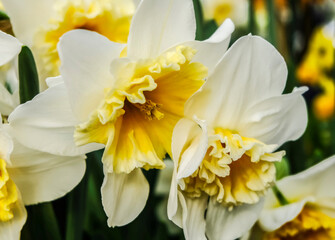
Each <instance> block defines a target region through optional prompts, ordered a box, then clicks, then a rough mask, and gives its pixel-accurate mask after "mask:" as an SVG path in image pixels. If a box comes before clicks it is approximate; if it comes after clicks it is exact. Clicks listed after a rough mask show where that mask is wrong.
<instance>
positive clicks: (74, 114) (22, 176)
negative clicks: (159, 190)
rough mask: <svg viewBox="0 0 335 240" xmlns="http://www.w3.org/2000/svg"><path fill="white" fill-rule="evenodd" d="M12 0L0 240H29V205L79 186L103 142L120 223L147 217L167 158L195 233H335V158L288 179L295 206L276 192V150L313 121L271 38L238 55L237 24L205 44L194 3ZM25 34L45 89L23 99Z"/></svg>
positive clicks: (107, 206) (174, 197)
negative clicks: (329, 187)
mask: <svg viewBox="0 0 335 240" xmlns="http://www.w3.org/2000/svg"><path fill="white" fill-rule="evenodd" d="M2 1H3V5H4V8H5V11H6V13H7V14H8V15H9V17H10V19H11V22H12V25H13V31H14V34H15V36H16V37H17V38H14V37H13V36H10V35H7V34H6V33H3V32H1V34H0V64H1V69H0V70H1V83H2V84H1V85H0V93H1V99H0V111H1V114H2V125H1V127H0V141H1V142H2V144H1V146H0V239H19V235H20V230H21V228H22V226H23V224H24V222H25V220H26V211H25V208H24V204H26V205H27V204H36V203H39V202H44V201H51V200H54V199H56V198H59V197H61V196H63V195H64V194H66V193H67V192H69V191H70V190H71V189H72V188H73V187H74V186H75V185H77V184H78V182H79V181H80V180H81V178H82V177H83V175H84V171H85V154H87V153H89V152H92V151H96V150H100V149H103V156H102V159H101V161H102V163H103V173H104V180H103V183H102V186H101V199H102V205H103V208H104V210H105V213H106V215H107V217H108V220H107V224H108V226H110V227H115V226H123V225H126V224H128V223H130V222H132V221H133V220H134V219H135V218H136V217H137V216H138V215H139V214H140V213H141V211H142V210H143V208H144V207H145V205H146V202H147V199H148V196H149V183H148V181H147V179H146V177H145V175H144V174H143V171H149V170H151V169H164V168H165V167H166V165H169V166H171V167H172V165H171V161H170V162H169V164H165V162H164V161H163V160H164V158H165V157H166V156H167V155H169V156H170V157H171V159H172V161H173V167H172V168H171V174H170V175H169V174H168V175H167V177H166V178H164V179H171V181H170V180H169V181H168V184H167V186H168V188H169V197H168V200H167V201H166V202H167V215H168V218H169V219H170V220H171V221H172V222H173V223H174V224H176V225H177V226H179V227H181V228H182V229H183V232H184V235H185V238H186V239H191V240H197V239H210V240H216V239H225V240H226V239H227V240H230V239H232V240H233V239H236V238H239V237H241V236H242V235H244V234H246V233H247V232H248V231H249V230H250V229H251V228H252V226H253V225H254V224H255V223H256V221H257V220H258V219H259V222H260V226H261V228H262V229H264V230H262V231H263V232H265V233H264V236H265V237H264V239H287V238H286V237H287V236H290V237H294V236H295V235H299V236H300V235H301V236H305V235H306V232H308V233H309V231H310V232H312V233H313V234H319V232H320V234H321V232H322V234H328V235H329V236H334V235H331V234H334V229H335V227H334V221H335V219H334V218H333V217H334V216H333V215H334V213H333V212H332V211H334V206H333V205H334V194H333V193H332V192H327V191H326V187H325V186H324V183H325V182H326V181H328V182H329V181H331V178H332V174H331V171H332V170H333V168H334V167H333V165H334V164H333V162H334V159H330V160H327V161H325V162H324V163H322V164H321V165H320V166H316V170H315V169H314V170H313V169H311V170H308V171H307V173H306V174H305V173H302V174H300V175H297V176H296V177H295V176H294V177H288V178H287V180H286V179H283V180H281V181H280V182H278V183H277V188H278V189H279V190H280V194H281V195H284V196H285V200H286V202H285V204H282V203H280V202H278V201H279V200H276V199H277V197H278V195H276V194H273V193H272V192H271V191H272V190H271V188H272V187H273V186H274V185H275V180H276V168H275V163H276V162H280V161H281V159H282V157H283V156H284V155H285V152H284V151H280V150H278V148H279V147H280V146H281V145H282V144H283V143H285V142H287V141H291V140H296V139H298V138H299V137H300V136H301V135H302V134H303V132H304V130H305V128H306V125H307V111H306V104H305V102H304V99H303V97H302V94H303V93H304V92H305V91H306V90H307V88H305V87H300V88H296V89H294V90H293V92H292V93H288V94H282V92H283V90H284V87H285V84H286V78H287V68H286V65H285V62H284V59H283V58H282V56H281V55H280V54H279V53H278V52H277V50H276V49H275V48H274V47H273V46H272V45H271V44H270V43H268V42H267V41H265V40H264V39H262V38H261V37H257V36H251V35H248V36H245V37H242V38H240V39H239V40H237V41H236V42H235V43H234V44H233V45H232V46H231V47H230V48H229V49H228V45H229V41H230V35H231V33H232V32H233V31H234V24H233V22H232V21H231V20H229V19H227V20H225V21H224V22H223V23H222V24H221V26H220V27H219V28H218V29H217V31H216V32H215V33H214V34H213V35H212V36H211V37H210V38H208V39H207V40H205V41H197V40H195V30H196V25H195V24H196V21H195V16H194V7H193V1H191V0H142V1H141V2H139V3H138V2H136V1H130V0H129V1H124V0H123V1H118V0H75V1H70V0H55V1H51V0H29V1H28V0H27V1H25V2H22V1H19V0H2ZM36 7H38V8H39V11H38V12H39V13H38V14H36ZM227 11H228V10H227ZM33 12H34V14H35V15H34V14H32V13H33ZM21 42H22V43H23V44H25V45H27V46H28V47H30V48H31V50H32V52H33V54H34V57H35V59H36V63H37V70H38V73H39V76H40V86H41V89H42V90H43V91H41V92H40V93H39V94H38V95H36V96H35V97H34V98H33V99H32V100H31V101H28V102H26V103H24V104H21V105H18V104H19V101H20V99H19V94H18V92H19V89H20V88H19V80H18V79H19V78H20V76H18V67H17V65H18V64H17V57H18V54H19V53H20V50H21V46H22V44H21ZM330 167H332V168H330ZM322 171H327V174H324V173H322ZM320 174H322V176H323V178H325V180H320V181H319V182H317V181H314V179H315V178H316V177H317V176H319V175H320ZM59 176H62V177H61V178H60V177H59ZM305 178H306V179H307V178H308V179H310V180H309V181H311V182H312V185H311V186H310V185H308V186H307V185H305V186H304V187H300V185H299V184H300V182H301V181H305ZM323 178H322V179H323ZM297 179H298V180H297ZM288 184H289V185H288ZM295 184H296V185H297V186H295ZM165 185H166V183H165ZM298 185H299V186H298ZM321 185H322V186H323V188H322V190H320V189H319V186H321ZM286 186H289V188H288V189H286ZM296 188H298V189H299V191H296ZM165 189H166V187H165ZM300 190H301V192H300ZM96 197H97V198H99V196H96ZM326 210H329V212H327V211H326ZM320 219H322V220H324V221H325V222H324V223H320V224H316V223H315V222H317V221H319V220H320ZM292 221H293V223H291V222H292ZM298 221H299V223H297V224H296V222H298ZM304 221H306V222H307V223H306V224H305V222H304ZM299 224H300V225H299ZM308 224H310V225H311V227H308V226H310V225H308ZM307 225H308V226H307ZM263 232H262V233H263ZM2 234H4V235H3V236H4V237H2ZM252 234H253V230H252V231H251V232H250V234H249V235H250V236H252ZM304 234H305V235H304ZM306 236H307V235H306ZM311 236H312V235H311ZM315 236H316V235H315ZM304 239H307V238H304ZM314 239H315V238H314ZM329 239H333V238H331V237H330V238H329Z"/></svg>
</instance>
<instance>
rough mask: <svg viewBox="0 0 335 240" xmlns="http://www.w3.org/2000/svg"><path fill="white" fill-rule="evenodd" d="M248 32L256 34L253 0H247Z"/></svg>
mask: <svg viewBox="0 0 335 240" xmlns="http://www.w3.org/2000/svg"><path fill="white" fill-rule="evenodd" d="M248 24H249V32H250V33H251V34H256V21H255V8H254V0H249V19H248Z"/></svg>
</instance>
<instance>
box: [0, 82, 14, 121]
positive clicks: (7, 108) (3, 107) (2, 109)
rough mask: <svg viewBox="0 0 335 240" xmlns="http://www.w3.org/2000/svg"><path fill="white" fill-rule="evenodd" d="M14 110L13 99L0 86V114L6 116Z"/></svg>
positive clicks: (0, 85) (3, 87) (2, 86)
mask: <svg viewBox="0 0 335 240" xmlns="http://www.w3.org/2000/svg"><path fill="white" fill-rule="evenodd" d="M14 108H15V103H14V97H13V95H12V94H10V93H9V92H8V90H7V89H6V88H5V86H4V85H2V84H0V113H1V114H3V115H6V116H8V115H9V114H10V113H11V112H12V111H13V110H14Z"/></svg>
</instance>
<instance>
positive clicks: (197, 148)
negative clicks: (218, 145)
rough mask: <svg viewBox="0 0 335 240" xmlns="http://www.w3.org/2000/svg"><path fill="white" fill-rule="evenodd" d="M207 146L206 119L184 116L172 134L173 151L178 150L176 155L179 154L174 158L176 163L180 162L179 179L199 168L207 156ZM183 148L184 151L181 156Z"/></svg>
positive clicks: (174, 154)
mask: <svg viewBox="0 0 335 240" xmlns="http://www.w3.org/2000/svg"><path fill="white" fill-rule="evenodd" d="M185 137H186V138H185ZM185 140H186V141H185ZM186 146H187V148H186V149H185V147H186ZM207 148H208V134H207V126H206V122H205V121H201V120H199V119H196V118H195V121H194V122H192V121H190V120H187V119H186V118H184V119H182V120H180V121H179V122H178V123H177V124H176V126H175V128H174V131H173V135H172V149H173V150H172V151H176V152H177V153H173V156H174V157H175V156H176V157H177V156H178V158H176V159H174V161H175V163H177V162H179V166H178V171H177V179H182V178H185V177H188V176H190V175H192V174H193V173H194V172H195V171H196V170H197V168H198V167H199V166H200V164H201V162H202V160H203V159H204V157H205V154H206V152H207ZM182 149H184V152H183V153H182V155H181V156H179V155H180V153H179V152H180V150H182ZM178 153H179V154H178Z"/></svg>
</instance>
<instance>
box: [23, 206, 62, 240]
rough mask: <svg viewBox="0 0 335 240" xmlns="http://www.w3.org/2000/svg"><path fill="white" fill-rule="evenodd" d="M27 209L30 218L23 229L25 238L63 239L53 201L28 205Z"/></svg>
mask: <svg viewBox="0 0 335 240" xmlns="http://www.w3.org/2000/svg"><path fill="white" fill-rule="evenodd" d="M27 210H28V220H27V223H26V226H25V228H24V229H23V230H24V232H23V236H25V239H48V240H61V239H62V237H61V234H60V231H59V226H58V223H57V220H56V216H55V212H54V209H53V206H52V204H51V203H43V204H39V205H35V206H28V207H27ZM27 231H28V233H27ZM23 236H22V237H23Z"/></svg>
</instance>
